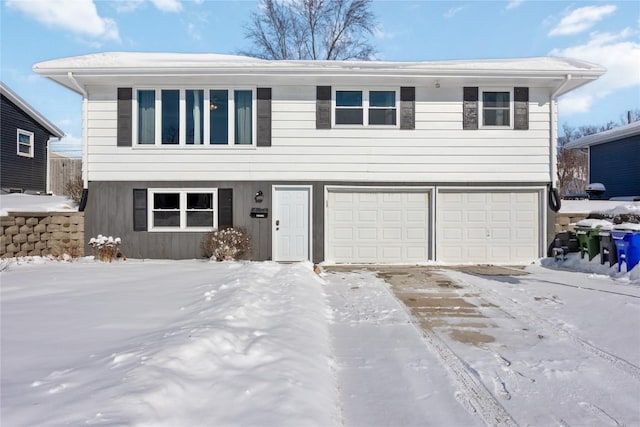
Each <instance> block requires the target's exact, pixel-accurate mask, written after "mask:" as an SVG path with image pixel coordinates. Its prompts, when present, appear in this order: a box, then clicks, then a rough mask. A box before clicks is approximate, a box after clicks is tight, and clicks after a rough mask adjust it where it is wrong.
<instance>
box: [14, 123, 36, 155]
mask: <svg viewBox="0 0 640 427" xmlns="http://www.w3.org/2000/svg"><path fill="white" fill-rule="evenodd" d="M33 143H34V135H33V132H29V131H26V130H22V129H18V136H17V152H18V156H24V157H33Z"/></svg>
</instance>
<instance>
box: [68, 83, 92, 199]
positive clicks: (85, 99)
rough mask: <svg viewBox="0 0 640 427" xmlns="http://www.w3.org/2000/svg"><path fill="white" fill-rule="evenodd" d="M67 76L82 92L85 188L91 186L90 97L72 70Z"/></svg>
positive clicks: (83, 179) (83, 178)
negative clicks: (89, 168)
mask: <svg viewBox="0 0 640 427" xmlns="http://www.w3.org/2000/svg"><path fill="white" fill-rule="evenodd" d="M67 77H68V78H69V81H71V83H73V85H74V86H75V87H76V88H77V89H78V91H79V92H80V93H81V94H82V181H83V188H89V179H88V178H89V174H88V171H87V166H88V163H87V162H88V151H89V145H88V137H87V135H88V129H87V128H88V124H87V119H88V118H89V117H88V114H89V113H88V111H87V110H88V106H89V99H88V96H87V91H86V90H84V88H83V87H82V86H80V84H79V83H78V81H77V80H76V79H75V77H73V73H72V72H71V71H69V72H68V73H67Z"/></svg>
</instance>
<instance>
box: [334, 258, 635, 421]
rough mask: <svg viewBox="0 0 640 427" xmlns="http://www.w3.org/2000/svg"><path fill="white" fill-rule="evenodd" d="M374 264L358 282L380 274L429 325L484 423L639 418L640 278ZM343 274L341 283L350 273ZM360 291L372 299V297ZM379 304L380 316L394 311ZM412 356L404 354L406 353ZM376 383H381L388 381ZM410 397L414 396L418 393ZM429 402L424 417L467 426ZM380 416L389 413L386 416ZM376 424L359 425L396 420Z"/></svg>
mask: <svg viewBox="0 0 640 427" xmlns="http://www.w3.org/2000/svg"><path fill="white" fill-rule="evenodd" d="M369 270H370V271H369V272H366V273H365V272H358V273H357V274H355V276H353V277H354V279H355V278H361V277H362V276H363V275H366V274H374V273H375V274H377V276H378V277H379V278H383V279H384V280H386V281H387V282H388V283H389V284H390V285H391V289H392V291H393V292H394V293H395V294H396V296H397V297H398V299H400V300H402V301H403V302H404V303H405V304H406V308H405V309H406V310H407V311H409V312H410V313H411V315H412V316H413V318H414V319H415V321H416V323H418V324H419V325H420V326H421V327H422V328H423V340H422V341H423V343H424V344H425V346H426V347H428V348H429V350H430V351H431V353H432V354H434V355H436V356H437V358H438V360H439V362H440V366H442V367H444V368H445V369H443V371H446V372H448V374H449V380H450V381H451V382H452V383H453V386H454V388H455V390H456V391H455V393H456V396H457V398H458V400H459V401H460V403H462V404H463V405H464V406H465V407H466V408H467V409H468V411H469V412H473V413H475V414H477V416H478V417H477V420H478V421H479V420H480V419H482V420H484V421H485V422H486V423H487V424H488V425H561V426H576V425H578V426H585V425H589V426H591V425H598V426H607V425H613V426H616V425H640V368H639V366H640V333H639V332H638V331H639V327H640V287H639V286H638V284H637V283H636V284H631V283H629V280H627V279H625V278H622V279H621V280H617V281H615V280H612V279H611V278H609V277H607V276H597V275H588V274H584V273H576V272H567V271H558V270H550V269H547V268H543V267H539V266H531V267H529V268H527V271H528V273H529V274H526V275H513V276H491V277H486V276H485V277H482V276H478V275H470V274H464V273H461V272H459V271H455V270H451V269H446V270H438V269H435V268H433V267H431V268H424V267H386V268H385V267H380V268H375V267H374V268H371V269H369ZM335 274H336V275H339V276H342V280H349V277H350V276H349V274H348V273H335ZM360 280H361V279H360ZM376 280H379V279H376V278H373V277H372V278H370V279H369V280H368V283H367V284H366V285H362V284H360V285H357V286H354V287H352V290H351V292H362V293H364V292H369V293H371V292H372V291H371V290H370V289H371V287H372V286H375V283H376ZM364 289H369V290H368V291H365V290H364ZM359 298H360V299H362V300H363V301H368V300H369V299H371V298H372V295H369V296H368V297H365V296H363V295H361V296H360V297H359ZM358 305H359V306H361V307H362V304H358ZM368 305H371V303H369V304H368ZM380 308H381V309H382V310H381V311H379V312H381V313H387V312H388V311H389V310H388V309H387V308H385V307H380ZM366 313H368V317H369V320H370V321H371V320H372V319H371V317H374V318H375V315H374V314H372V313H376V310H375V309H373V308H371V307H369V309H368V310H367V311H366ZM388 317H391V316H382V319H378V320H377V323H380V324H382V325H384V324H385V323H387V322H385V320H386V318H388ZM393 317H399V316H398V315H394V316H393ZM373 320H375V319H373ZM363 336H364V337H366V336H367V334H366V333H362V334H360V337H361V338H360V340H362V339H363V338H362V337H363ZM394 338H396V340H397V339H400V338H398V337H397V336H394ZM388 342H394V340H389V341H388ZM394 345H395V342H394ZM365 352H366V351H365ZM403 353H404V352H403V351H400V353H399V355H401V356H403V357H406V356H404V354H403ZM409 366H410V365H409ZM428 366H433V365H431V364H429V365H428ZM408 369H409V368H406V369H404V371H406V370H408ZM398 372H403V370H398ZM372 382H373V383H375V384H373V388H374V389H376V388H379V387H382V388H384V387H385V384H386V383H387V382H388V381H387V379H385V378H382V379H380V381H378V382H377V383H376V381H375V380H372ZM396 382H399V380H398V378H396ZM389 383H390V384H394V381H390V382H389ZM444 389H446V388H444ZM363 394H364V395H365V398H362V400H366V393H363ZM406 395H407V397H409V398H411V397H412V396H413V395H412V394H411V393H410V392H409V391H407V393H406ZM423 403H424V404H426V405H428V408H429V409H426V410H424V412H425V413H428V414H429V417H424V418H423V420H424V422H425V423H426V424H428V425H443V424H455V425H465V424H467V423H458V422H456V421H455V420H453V419H449V423H446V422H443V423H441V422H433V423H432V420H433V416H434V414H437V415H442V416H444V417H446V413H445V414H440V411H439V410H438V409H439V408H441V406H440V405H431V404H430V403H433V399H432V398H428V399H425V402H423ZM404 406H405V407H410V406H411V404H410V403H405V404H404ZM386 410H389V411H391V412H393V409H389V408H387V407H384V408H378V409H377V411H378V412H380V413H381V414H386V415H387V417H389V412H386ZM414 413H415V412H414ZM449 413H450V412H449ZM378 419H382V420H385V418H384V416H383V417H382V418H378ZM444 419H445V420H446V418H444ZM367 421H368V422H367V423H355V425H390V423H384V422H383V423H380V424H377V423H376V422H375V418H374V419H371V420H367ZM404 425H420V423H419V422H417V420H416V422H413V423H410V424H409V423H408V424H404ZM423 425H424V424H423Z"/></svg>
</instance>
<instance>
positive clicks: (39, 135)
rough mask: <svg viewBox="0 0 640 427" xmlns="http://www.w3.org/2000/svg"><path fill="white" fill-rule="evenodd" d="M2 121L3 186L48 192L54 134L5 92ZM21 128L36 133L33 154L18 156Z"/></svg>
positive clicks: (0, 183)
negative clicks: (49, 147)
mask: <svg viewBox="0 0 640 427" xmlns="http://www.w3.org/2000/svg"><path fill="white" fill-rule="evenodd" d="M0 123H2V126H0V138H1V142H0V143H1V145H0V188H4V189H8V188H19V189H22V190H24V191H33V192H45V191H46V190H47V188H46V187H47V141H48V140H49V138H50V137H51V134H49V132H48V131H47V130H46V129H45V128H44V127H43V126H42V125H40V124H39V123H38V122H36V121H35V120H33V119H32V118H31V117H30V116H29V115H28V114H26V113H25V112H24V111H22V109H20V108H19V107H18V106H17V105H15V104H14V103H13V102H11V101H10V100H9V99H8V98H6V97H5V96H2V100H1V104H0ZM17 129H22V130H25V131H29V132H33V133H34V137H33V138H34V141H33V143H34V147H33V150H34V151H33V157H23V156H18V154H17V152H18V148H17V138H18V134H17Z"/></svg>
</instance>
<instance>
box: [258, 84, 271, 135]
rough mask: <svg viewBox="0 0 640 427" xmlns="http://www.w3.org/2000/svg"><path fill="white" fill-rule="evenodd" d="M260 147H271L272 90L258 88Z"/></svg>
mask: <svg viewBox="0 0 640 427" xmlns="http://www.w3.org/2000/svg"><path fill="white" fill-rule="evenodd" d="M257 141H258V147H271V88H270V87H259V88H258V134H257Z"/></svg>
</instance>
